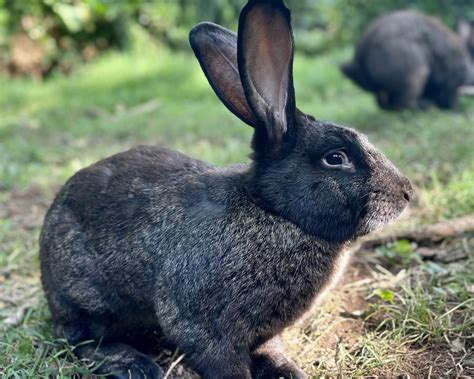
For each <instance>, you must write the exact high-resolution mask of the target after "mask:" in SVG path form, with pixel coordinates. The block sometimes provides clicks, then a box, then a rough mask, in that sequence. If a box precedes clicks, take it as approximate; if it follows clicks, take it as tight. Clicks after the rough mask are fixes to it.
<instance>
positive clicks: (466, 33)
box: [457, 19, 471, 43]
mask: <svg viewBox="0 0 474 379" xmlns="http://www.w3.org/2000/svg"><path fill="white" fill-rule="evenodd" d="M457 31H458V35H459V36H460V37H461V39H462V40H463V41H464V42H466V43H467V42H468V41H469V37H470V36H471V24H469V22H467V21H466V20H465V19H460V20H459V21H458V25H457Z"/></svg>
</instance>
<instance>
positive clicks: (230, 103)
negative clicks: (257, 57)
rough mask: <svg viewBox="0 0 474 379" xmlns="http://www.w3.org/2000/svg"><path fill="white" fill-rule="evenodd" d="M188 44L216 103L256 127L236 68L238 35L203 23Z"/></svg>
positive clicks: (192, 31)
mask: <svg viewBox="0 0 474 379" xmlns="http://www.w3.org/2000/svg"><path fill="white" fill-rule="evenodd" d="M189 43H190V44H191V47H192V49H193V51H194V54H195V55H196V58H197V59H198V61H199V63H200V64H201V68H202V70H203V71H204V74H205V75H206V77H207V80H208V81H209V83H210V85H211V87H212V88H213V89H214V91H215V92H216V94H217V96H218V97H219V99H221V101H222V102H223V103H224V104H225V106H226V107H227V108H229V110H230V111H231V112H232V113H234V114H235V115H236V116H237V117H239V118H240V119H241V120H242V121H244V122H246V123H247V124H249V125H250V126H255V125H256V123H257V119H256V118H255V116H254V114H253V112H252V110H251V109H250V107H249V104H248V103H247V98H246V97H245V94H244V89H243V88H242V83H241V81H240V75H239V69H238V67H237V35H236V34H235V33H233V32H231V31H230V30H228V29H226V28H223V27H222V26H219V25H216V24H212V23H210V22H203V23H200V24H198V25H196V26H195V27H194V28H193V29H192V30H191V32H190V33H189Z"/></svg>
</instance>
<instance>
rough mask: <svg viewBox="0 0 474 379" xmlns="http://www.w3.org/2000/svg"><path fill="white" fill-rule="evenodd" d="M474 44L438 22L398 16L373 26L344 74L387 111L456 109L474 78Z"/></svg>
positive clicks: (413, 15)
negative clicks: (472, 49)
mask: <svg viewBox="0 0 474 379" xmlns="http://www.w3.org/2000/svg"><path fill="white" fill-rule="evenodd" d="M470 43H471V42H469V41H468V40H467V39H465V40H464V43H463V40H462V39H461V38H460V36H458V35H456V34H455V33H454V32H452V31H451V30H449V29H448V28H447V27H445V26H444V25H443V24H442V23H441V22H440V21H439V20H438V19H436V18H434V17H430V16H428V15H425V14H422V13H418V12H415V11H397V12H394V13H390V14H387V15H384V16H382V17H380V18H378V19H376V20H375V21H373V22H372V23H371V24H370V25H369V26H368V28H367V30H366V31H365V33H364V34H363V36H362V37H361V39H360V41H359V42H358V44H357V47H356V51H355V54H354V58H353V61H352V62H350V63H346V64H343V65H342V66H341V69H342V71H343V72H344V74H345V75H346V76H347V77H349V78H350V79H351V80H353V81H354V82H355V83H356V84H358V85H359V86H360V87H362V88H363V89H365V90H367V91H370V92H373V93H374V95H375V97H376V99H377V102H378V104H379V105H380V107H382V108H384V109H403V108H416V107H423V106H425V105H427V104H430V103H434V104H435V105H437V106H439V107H441V108H451V107H453V106H454V105H455V103H456V99H457V91H458V88H459V87H460V86H462V85H464V84H469V83H470V82H471V80H472V79H473V77H472V75H473V73H474V64H473V62H472V59H471V57H470V55H469V49H470Z"/></svg>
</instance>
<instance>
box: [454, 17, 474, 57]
mask: <svg viewBox="0 0 474 379" xmlns="http://www.w3.org/2000/svg"><path fill="white" fill-rule="evenodd" d="M457 29H458V34H459V37H460V38H461V39H462V41H463V42H464V45H465V46H466V49H467V50H468V51H469V54H470V55H471V60H472V61H473V62H474V28H473V27H472V25H471V24H470V23H469V21H467V20H465V19H461V20H459V21H458V25H457Z"/></svg>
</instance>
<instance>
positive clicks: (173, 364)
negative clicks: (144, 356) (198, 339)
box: [163, 354, 184, 379]
mask: <svg viewBox="0 0 474 379" xmlns="http://www.w3.org/2000/svg"><path fill="white" fill-rule="evenodd" d="M183 358H184V354H181V355H180V356H179V357H178V358H177V359H176V360H175V361H173V362H172V363H171V364H170V367H168V370H167V371H166V374H165V376H164V377H163V379H168V377H169V375H170V374H171V372H172V371H173V370H174V368H175V367H176V366H177V365H178V363H179V362H181V361H182V360H183Z"/></svg>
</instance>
